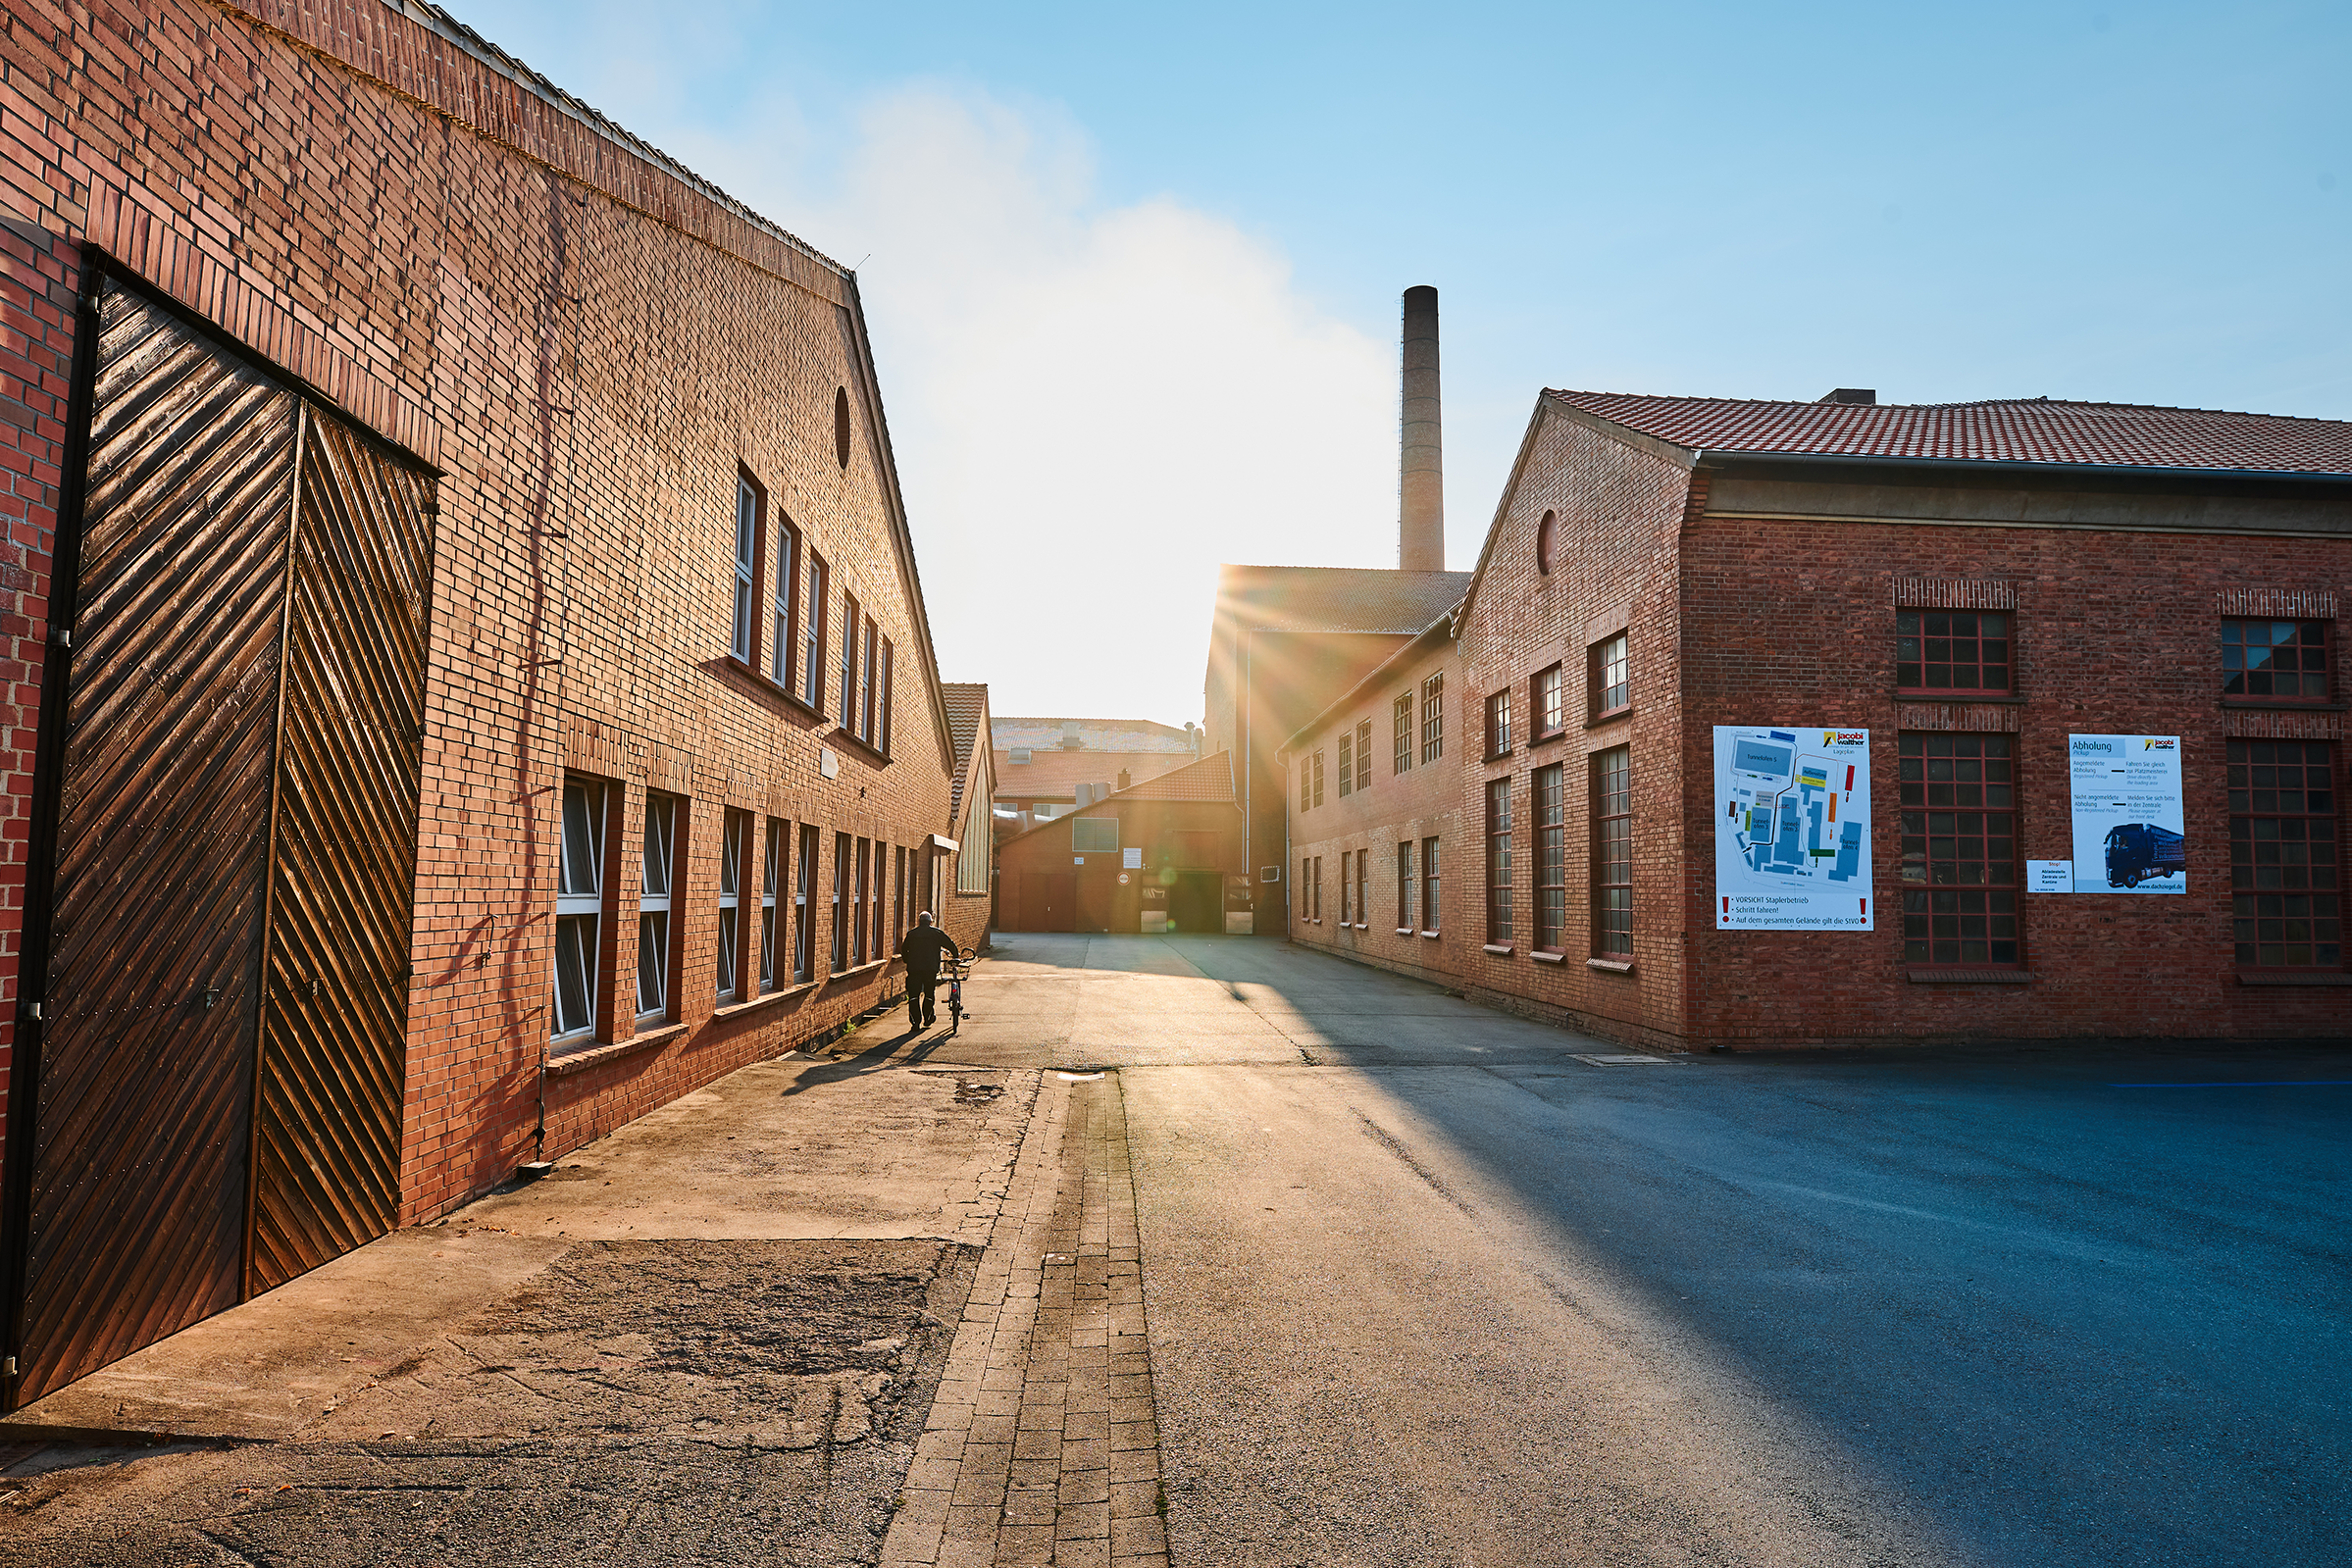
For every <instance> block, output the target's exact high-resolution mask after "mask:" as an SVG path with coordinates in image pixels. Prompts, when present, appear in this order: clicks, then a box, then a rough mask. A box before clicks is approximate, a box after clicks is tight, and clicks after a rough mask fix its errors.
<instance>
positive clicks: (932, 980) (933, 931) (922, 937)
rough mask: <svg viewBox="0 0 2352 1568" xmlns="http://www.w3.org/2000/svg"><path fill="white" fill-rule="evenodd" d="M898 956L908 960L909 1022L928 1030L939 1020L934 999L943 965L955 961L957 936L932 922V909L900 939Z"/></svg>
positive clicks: (918, 1027)
mask: <svg viewBox="0 0 2352 1568" xmlns="http://www.w3.org/2000/svg"><path fill="white" fill-rule="evenodd" d="M898 956H899V957H900V958H901V959H903V960H905V963H906V1021H907V1022H908V1023H910V1024H912V1025H913V1026H914V1027H915V1028H917V1029H929V1028H930V1027H931V1026H932V1024H933V1023H935V1022H936V1021H937V1016H938V1015H937V1014H936V1013H935V1012H934V1011H933V1005H932V1004H933V999H934V995H935V993H936V992H937V991H938V990H939V988H940V965H941V964H943V963H950V964H951V963H953V962H954V961H955V939H954V938H953V937H951V936H948V935H947V934H946V932H944V931H942V930H940V929H939V927H937V926H935V925H933V924H932V923H931V911H930V910H928V909H926V910H924V911H923V912H922V913H921V914H919V915H917V916H915V929H914V930H912V931H910V932H908V933H907V934H906V935H905V936H901V937H899V938H898Z"/></svg>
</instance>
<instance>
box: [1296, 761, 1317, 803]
mask: <svg viewBox="0 0 2352 1568" xmlns="http://www.w3.org/2000/svg"><path fill="white" fill-rule="evenodd" d="M1314 803H1315V765H1314V763H1313V762H1312V761H1311V760H1310V759H1308V758H1307V757H1306V756H1304V754H1302V755H1301V756H1300V758H1299V809H1300V810H1301V811H1304V810H1306V809H1307V808H1308V807H1309V806H1312V805H1313V804H1314Z"/></svg>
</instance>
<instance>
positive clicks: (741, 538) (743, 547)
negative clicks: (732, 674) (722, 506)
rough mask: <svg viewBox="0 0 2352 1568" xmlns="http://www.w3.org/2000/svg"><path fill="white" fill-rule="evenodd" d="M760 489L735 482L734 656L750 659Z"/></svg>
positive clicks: (755, 591) (756, 584)
mask: <svg viewBox="0 0 2352 1568" xmlns="http://www.w3.org/2000/svg"><path fill="white" fill-rule="evenodd" d="M758 582H759V492H758V491H757V490H754V489H753V488H752V487H751V481H749V480H747V479H743V478H741V476H738V477H737V479H736V481H735V640H734V647H735V656H736V657H737V658H739V659H741V660H742V661H743V662H744V663H745V664H749V663H750V662H751V621H752V606H753V605H755V604H757V603H758V602H759V599H758V592H757V586H758Z"/></svg>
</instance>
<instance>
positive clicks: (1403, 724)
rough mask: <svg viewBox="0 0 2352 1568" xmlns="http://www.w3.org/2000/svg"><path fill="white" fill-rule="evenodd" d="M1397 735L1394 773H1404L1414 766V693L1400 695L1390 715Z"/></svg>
mask: <svg viewBox="0 0 2352 1568" xmlns="http://www.w3.org/2000/svg"><path fill="white" fill-rule="evenodd" d="M1390 724H1391V726H1392V728H1393V729H1394V732H1395V735H1396V748H1397V754H1396V759H1395V762H1394V765H1393V766H1392V767H1391V768H1390V770H1389V771H1390V772H1392V773H1404V772H1406V770H1407V769H1409V768H1410V767H1411V766H1412V693H1411V692H1409V691H1407V692H1406V693H1405V695H1403V696H1401V697H1399V698H1398V699H1397V702H1396V706H1395V708H1394V710H1393V711H1392V712H1391V715H1390Z"/></svg>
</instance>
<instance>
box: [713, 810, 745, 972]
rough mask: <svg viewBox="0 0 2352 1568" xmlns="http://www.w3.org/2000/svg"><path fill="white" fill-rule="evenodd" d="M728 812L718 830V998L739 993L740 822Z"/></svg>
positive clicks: (735, 813)
mask: <svg viewBox="0 0 2352 1568" xmlns="http://www.w3.org/2000/svg"><path fill="white" fill-rule="evenodd" d="M745 821H746V819H745V817H744V815H743V814H742V813H741V812H740V811H730V812H729V813H727V817H726V820H725V821H724V823H722V824H721V826H720V829H719V1000H720V1001H722V1002H731V1001H734V1000H735V999H736V997H737V996H738V995H739V994H741V982H742V975H741V969H742V950H741V936H742V931H743V896H742V886H743V824H744V822H745Z"/></svg>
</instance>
